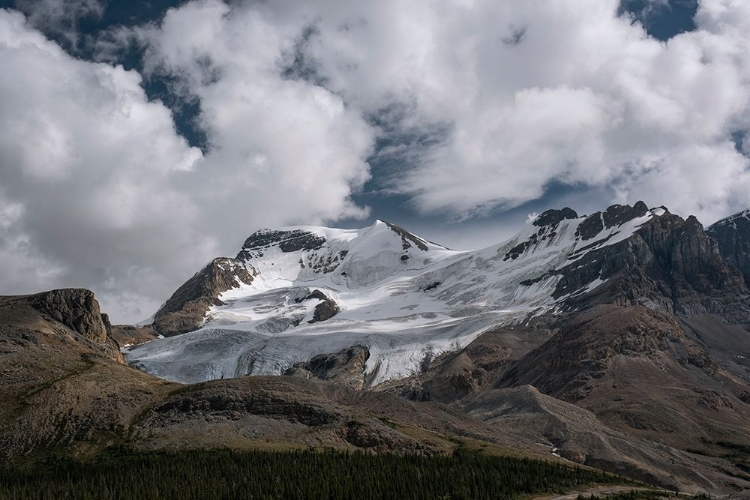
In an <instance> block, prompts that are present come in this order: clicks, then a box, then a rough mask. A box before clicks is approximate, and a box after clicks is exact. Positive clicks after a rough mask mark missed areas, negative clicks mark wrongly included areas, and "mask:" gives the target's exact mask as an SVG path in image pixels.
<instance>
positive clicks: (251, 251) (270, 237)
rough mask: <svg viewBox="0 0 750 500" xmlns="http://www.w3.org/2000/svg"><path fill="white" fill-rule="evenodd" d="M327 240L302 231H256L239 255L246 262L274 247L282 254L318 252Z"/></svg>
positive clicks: (246, 241)
mask: <svg viewBox="0 0 750 500" xmlns="http://www.w3.org/2000/svg"><path fill="white" fill-rule="evenodd" d="M325 242H326V239H325V238H323V237H322V236H318V235H317V234H314V233H311V232H309V231H304V230H302V229H294V230H292V231H275V230H270V229H262V230H260V231H256V232H255V233H253V234H252V235H250V237H249V238H248V239H246V240H245V244H244V245H242V250H241V251H240V253H239V254H238V255H237V258H238V259H240V260H246V259H247V258H249V257H251V256H253V255H262V251H263V249H265V248H268V247H270V246H272V245H277V246H278V247H279V248H280V249H281V251H282V252H298V251H300V250H318V249H320V248H321V247H322V246H323V244H325Z"/></svg>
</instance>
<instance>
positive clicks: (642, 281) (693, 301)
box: [554, 205, 750, 322]
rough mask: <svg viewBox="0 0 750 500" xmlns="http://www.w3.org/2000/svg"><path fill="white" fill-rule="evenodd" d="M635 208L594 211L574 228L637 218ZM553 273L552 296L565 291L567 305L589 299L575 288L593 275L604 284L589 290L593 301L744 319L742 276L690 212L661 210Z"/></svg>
mask: <svg viewBox="0 0 750 500" xmlns="http://www.w3.org/2000/svg"><path fill="white" fill-rule="evenodd" d="M637 206H638V205H636V207H637ZM636 207H633V208H632V209H630V208H629V207H621V206H617V209H616V210H615V211H614V212H613V215H611V217H610V218H609V219H607V217H603V216H600V215H597V214H594V215H592V216H591V217H590V218H589V219H587V220H586V221H585V222H584V223H582V224H581V226H580V227H583V226H584V225H585V224H587V222H588V221H589V220H591V218H594V219H593V220H595V221H596V220H598V221H599V223H600V224H605V225H606V224H607V222H606V221H607V220H618V221H620V220H622V218H623V217H625V218H627V217H631V216H639V215H638V214H640V212H641V210H635V208H636ZM641 208H642V207H641ZM610 211H612V208H611V207H610V209H608V210H607V212H610ZM607 212H605V213H607ZM602 221H604V222H602ZM580 227H579V230H580ZM584 232H585V231H584ZM558 273H559V274H560V275H561V276H562V277H561V279H560V281H559V282H558V284H557V288H556V290H555V294H554V296H555V298H561V297H564V296H566V295H570V297H569V298H568V299H567V301H566V302H567V304H568V306H569V308H571V309H574V308H580V307H583V306H584V305H586V304H591V303H592V302H591V297H589V295H588V294H586V293H580V292H579V293H576V292H577V291H580V290H582V289H584V290H585V287H586V286H587V285H588V284H589V283H592V282H594V281H595V280H597V279H599V280H603V281H605V282H606V283H605V284H603V285H601V286H599V287H598V288H597V289H596V290H595V294H596V295H598V296H599V300H597V301H594V302H593V303H601V302H610V303H619V304H628V303H642V304H645V305H647V306H648V307H651V308H655V309H659V310H662V311H665V312H669V313H676V314H681V315H685V316H695V315H698V314H708V313H717V314H722V315H723V316H725V317H726V318H727V319H730V320H732V321H736V322H746V321H750V301H749V300H748V299H749V298H750V291H748V289H747V286H746V285H745V283H744V281H743V279H742V275H741V274H740V273H739V272H738V271H737V270H736V269H735V268H733V267H732V266H729V265H727V263H726V262H725V261H724V259H723V258H722V256H721V254H720V252H719V248H718V245H717V244H716V242H715V241H714V240H713V239H712V238H710V237H709V236H708V235H707V234H706V232H705V231H704V230H703V227H702V226H701V224H700V222H698V220H697V219H696V218H695V217H692V216H691V217H688V219H687V220H683V219H682V218H681V217H679V216H677V215H673V214H670V213H668V212H665V213H664V214H663V215H661V216H658V217H654V218H652V219H651V220H649V221H648V222H647V223H645V224H644V225H643V226H642V227H641V228H639V229H638V230H637V231H636V232H635V233H634V234H633V236H631V237H630V238H628V239H626V240H624V241H621V242H619V243H615V244H612V245H608V246H605V247H603V248H601V249H598V250H591V251H588V252H586V253H584V254H583V255H582V257H580V258H579V259H577V260H575V261H574V262H572V263H571V264H569V265H568V266H566V267H563V268H562V269H560V270H559V271H558Z"/></svg>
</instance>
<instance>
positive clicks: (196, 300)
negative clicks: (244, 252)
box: [154, 257, 253, 336]
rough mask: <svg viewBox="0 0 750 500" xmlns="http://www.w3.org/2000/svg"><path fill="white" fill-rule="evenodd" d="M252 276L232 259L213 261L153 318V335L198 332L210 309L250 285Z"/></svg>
mask: <svg viewBox="0 0 750 500" xmlns="http://www.w3.org/2000/svg"><path fill="white" fill-rule="evenodd" d="M252 281H253V274H251V273H250V271H248V269H247V268H246V267H245V265H244V264H243V263H241V262H238V261H237V260H235V259H229V258H225V257H220V258H218V259H214V260H213V261H211V263H210V264H208V265H207V266H206V267H204V268H203V269H201V270H200V271H198V272H197V273H196V274H195V276H193V277H192V278H190V279H189V280H188V281H186V282H185V284H183V285H182V286H181V287H180V288H178V289H177V291H176V292H175V293H174V294H173V295H172V296H171V297H170V298H169V300H167V302H166V304H164V305H163V306H162V308H161V309H159V311H158V312H157V313H156V315H155V316H154V329H155V330H156V333H158V334H160V335H164V336H170V335H179V334H181V333H187V332H190V331H193V330H196V329H198V328H199V327H200V326H201V324H203V320H204V317H205V315H206V312H208V310H209V309H210V308H211V306H219V305H223V302H222V301H221V300H219V295H221V294H222V293H224V292H226V291H227V290H231V289H232V288H236V287H238V286H240V285H241V284H242V283H245V284H250V283H252Z"/></svg>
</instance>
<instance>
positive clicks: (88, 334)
mask: <svg viewBox="0 0 750 500" xmlns="http://www.w3.org/2000/svg"><path fill="white" fill-rule="evenodd" d="M29 300H30V302H31V307H33V308H34V309H36V310H37V311H39V312H40V313H42V315H43V316H44V317H46V318H48V319H52V320H54V321H57V322H59V323H62V324H63V325H65V326H66V327H68V328H70V329H71V330H74V331H76V332H78V333H79V334H81V335H83V336H84V337H85V338H87V339H88V340H91V341H93V342H96V343H99V344H105V343H110V342H112V340H111V339H110V338H109V332H110V328H111V327H110V324H109V318H108V317H107V315H106V314H102V313H101V311H100V310H99V303H98V302H97V301H96V299H95V298H94V292H92V291H90V290H84V289H77V288H67V289H63V290H51V291H49V292H43V293H40V294H37V295H32V296H30V297H29Z"/></svg>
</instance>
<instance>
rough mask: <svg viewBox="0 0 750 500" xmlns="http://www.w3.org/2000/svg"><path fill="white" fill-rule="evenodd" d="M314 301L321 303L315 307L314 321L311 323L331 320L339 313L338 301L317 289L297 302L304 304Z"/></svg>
mask: <svg viewBox="0 0 750 500" xmlns="http://www.w3.org/2000/svg"><path fill="white" fill-rule="evenodd" d="M312 299H317V300H320V301H321V302H320V303H319V304H318V305H316V306H315V311H314V312H313V319H311V320H310V321H309V323H318V322H320V321H325V320H327V319H331V318H333V317H334V316H336V314H337V313H338V312H339V305H338V304H337V303H336V301H335V300H333V299H331V298H329V297H328V296H327V295H326V294H324V293H323V292H321V291H320V290H318V289H317V288H316V289H315V290H313V291H312V292H310V293H309V294H308V295H307V296H305V297H303V298H301V299H296V300H295V302H303V301H305V300H312Z"/></svg>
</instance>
